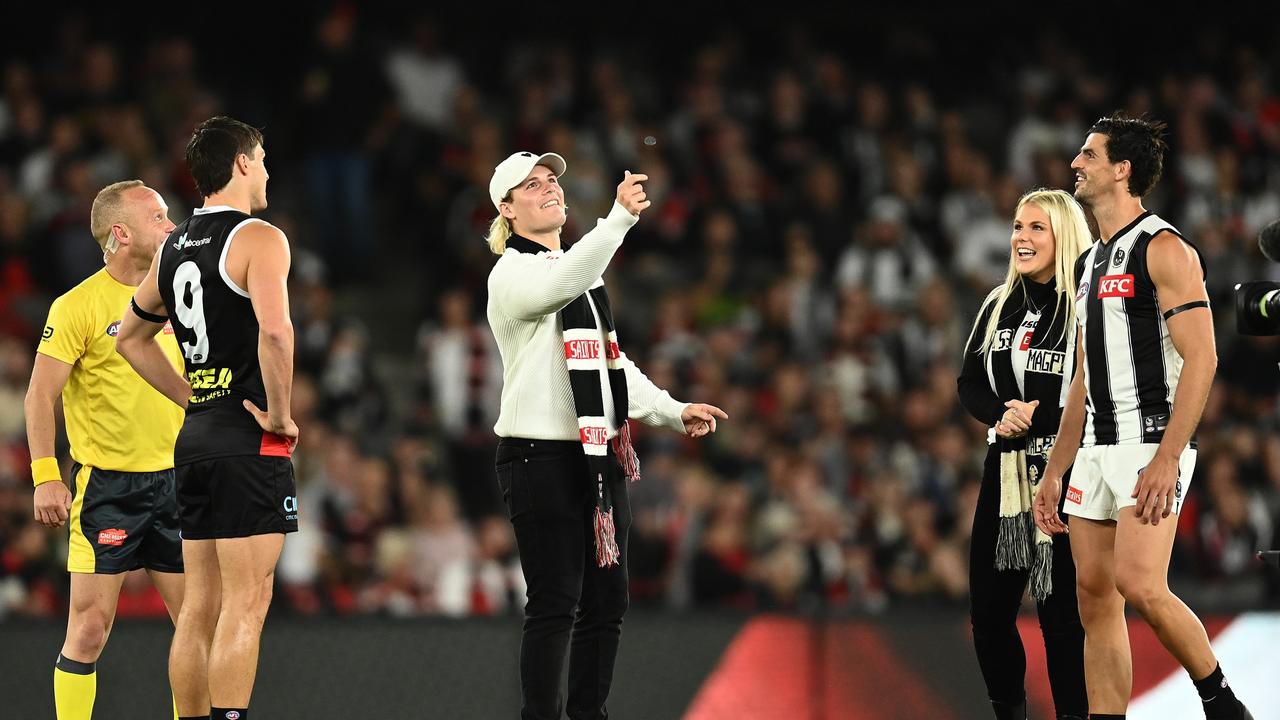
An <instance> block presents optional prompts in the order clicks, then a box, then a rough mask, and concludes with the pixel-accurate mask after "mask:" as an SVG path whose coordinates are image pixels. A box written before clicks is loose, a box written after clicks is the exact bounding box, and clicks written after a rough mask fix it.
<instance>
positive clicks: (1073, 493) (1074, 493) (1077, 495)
mask: <svg viewBox="0 0 1280 720" xmlns="http://www.w3.org/2000/svg"><path fill="white" fill-rule="evenodd" d="M1067 501H1068V502H1073V503H1075V504H1076V505H1079V504H1081V503H1083V502H1084V491H1083V490H1081V489H1080V488H1078V487H1074V486H1071V485H1068V486H1067Z"/></svg>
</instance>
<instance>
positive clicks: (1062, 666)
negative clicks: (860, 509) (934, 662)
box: [969, 445, 1089, 718]
mask: <svg viewBox="0 0 1280 720" xmlns="http://www.w3.org/2000/svg"><path fill="white" fill-rule="evenodd" d="M997 448H998V445H992V446H990V448H989V449H988V450H987V460H986V464H985V465H984V466H983V473H982V488H981V490H980V491H979V492H978V507H977V511H976V512H975V514H974V518H973V538H972V540H971V541H970V546H969V617H970V619H971V620H972V622H973V644H974V648H975V649H976V650H977V653H978V664H979V665H980V666H981V667H982V677H983V679H984V680H986V683H987V696H988V697H990V698H991V700H992V701H993V702H999V703H1007V704H1016V703H1019V702H1022V700H1023V699H1025V697H1026V690H1025V687H1024V685H1023V679H1024V676H1025V675H1026V671H1027V658H1026V654H1025V652H1024V650H1023V648H1022V639H1021V638H1020V637H1019V635H1018V628H1017V618H1018V606H1019V605H1020V604H1021V603H1022V594H1023V590H1024V589H1025V588H1026V585H1027V579H1028V577H1029V576H1030V570H996V569H995V556H996V535H997V530H998V523H999V517H1000V452H999V450H998V449H997ZM1066 484H1067V483H1066V481H1065V480H1064V481H1063V486H1064V487H1065V486H1066ZM1064 494H1065V493H1064ZM1059 512H1061V507H1059ZM1063 519H1066V516H1065V515H1064V516H1063ZM1067 538H1068V536H1067V535H1056V536H1054V538H1053V593H1052V594H1050V595H1049V597H1048V598H1047V599H1046V600H1045V601H1044V602H1043V603H1037V604H1036V611H1037V613H1038V614H1039V616H1040V632H1041V634H1042V635H1043V636H1044V648H1045V655H1046V660H1047V662H1048V666H1049V685H1050V687H1051V688H1052V690H1053V704H1054V708H1055V710H1056V712H1057V714H1058V715H1078V716H1080V717H1082V718H1083V717H1088V715H1089V699H1088V696H1087V695H1086V694H1085V686H1084V626H1082V625H1081V624H1080V608H1079V606H1078V605H1077V604H1076V568H1075V564H1074V562H1073V561H1072V559H1071V545H1070V543H1069V541H1068V539H1067Z"/></svg>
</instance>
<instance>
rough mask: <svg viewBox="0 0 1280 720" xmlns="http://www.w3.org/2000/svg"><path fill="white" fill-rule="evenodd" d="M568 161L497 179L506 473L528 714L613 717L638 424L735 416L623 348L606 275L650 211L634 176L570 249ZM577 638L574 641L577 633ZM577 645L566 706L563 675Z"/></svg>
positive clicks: (688, 429) (493, 315)
mask: <svg viewBox="0 0 1280 720" xmlns="http://www.w3.org/2000/svg"><path fill="white" fill-rule="evenodd" d="M566 169H567V168H566V165H565V161H564V158H562V157H560V156H559V155H557V154H555V153H546V154H543V155H538V154H536V153H529V152H519V153H515V154H514V155H512V156H511V157H509V158H507V159H506V160H504V161H502V163H501V164H499V165H498V167H497V168H495V169H494V172H493V179H492V180H490V181H489V197H490V199H492V200H493V204H494V207H496V208H497V210H498V217H496V218H494V221H493V224H492V226H491V227H490V231H489V236H488V242H489V247H490V249H492V250H493V252H494V253H495V254H497V255H499V256H500V257H499V258H498V262H497V263H496V264H495V265H494V267H493V271H492V272H490V273H489V305H488V316H489V325H490V327H491V328H492V329H493V334H494V337H495V338H496V339H497V342H498V350H499V352H500V353H501V355H502V366H503V376H502V377H503V384H502V407H501V410H500V412H499V415H498V423H497V425H495V426H494V431H495V432H496V433H497V434H498V436H499V438H500V439H499V443H498V452H497V458H496V470H497V476H498V485H499V487H500V489H501V490H502V496H503V500H504V501H505V502H506V505H507V510H508V511H509V512H510V515H511V523H512V525H513V526H514V527H515V533H516V543H517V545H518V547H519V550H520V561H521V565H522V567H523V569H524V574H525V580H526V582H527V584H528V604H527V605H526V606H525V623H524V637H523V641H522V642H521V646H520V688H521V704H522V707H521V711H520V716H521V718H525V719H526V720H531V719H538V720H542V719H546V720H552V719H558V718H560V717H561V716H562V712H563V711H564V710H567V711H568V715H569V717H570V718H573V719H574V720H578V719H587V718H593V719H594V718H607V717H608V712H607V711H606V710H605V699H606V698H607V697H608V695H609V687H610V684H611V683H612V680H613V664H614V660H615V658H616V657H617V652H618V639H619V636H620V635H621V631H622V616H623V613H625V612H626V609H627V600H628V594H627V531H628V529H629V528H630V526H631V507H630V503H629V501H628V494H627V482H628V481H629V480H636V479H638V478H639V463H638V461H637V459H636V455H635V452H634V450H633V449H632V447H631V432H630V428H629V425H628V418H635V419H636V420H639V421H641V422H643V423H645V424H648V425H653V426H656V427H666V428H669V429H671V430H675V431H678V432H683V433H685V434H687V435H689V436H690V437H695V438H696V437H703V436H705V435H707V434H709V433H712V432H715V429H716V419H717V418H720V419H724V418H727V417H728V416H727V415H725V413H724V411H723V410H721V409H719V408H717V407H714V406H712V405H705V404H701V403H681V402H678V401H676V400H673V399H672V398H671V395H670V394H668V393H667V391H665V390H662V389H661V388H659V387H657V386H656V385H654V384H653V383H652V382H650V380H649V379H648V378H647V377H645V375H644V373H642V372H640V370H639V368H637V367H636V366H635V364H634V363H632V362H631V360H629V359H628V358H627V356H626V354H625V353H623V352H622V351H621V350H620V349H619V345H618V336H617V332H616V326H615V325H614V322H613V313H612V310H611V308H610V305H609V296H608V294H607V293H606V292H605V289H604V281H603V280H602V279H601V275H602V274H603V273H604V270H605V268H606V267H607V266H608V265H609V260H610V259H611V258H612V257H613V254H614V252H616V251H617V249H618V248H619V247H620V246H621V245H622V240H623V237H624V236H625V235H626V234H627V230H629V229H630V228H631V226H632V225H634V224H635V223H636V221H637V220H638V219H639V216H640V213H641V212H642V211H643V210H644V209H645V208H647V207H649V201H648V200H647V199H646V198H645V193H644V188H643V187H642V186H641V184H640V183H642V182H643V181H644V180H646V179H647V178H646V176H644V175H639V174H636V175H633V174H631V173H629V172H628V173H627V174H626V177H625V178H624V179H623V181H622V183H621V184H619V185H618V194H617V201H616V202H615V203H614V205H613V208H612V210H610V212H609V216H608V217H606V218H604V219H602V220H599V221H597V223H596V227H595V229H593V230H592V231H591V232H589V233H587V234H586V235H584V236H583V237H582V239H580V240H579V241H578V242H576V243H574V245H573V247H572V248H571V249H569V250H562V249H561V247H560V229H561V228H562V227H563V226H564V223H565V217H566V216H565V210H566V207H565V201H564V190H563V189H562V188H561V187H560V182H559V178H560V176H561V175H563V174H564V173H565V170H566ZM571 635H572V642H570V636H571ZM566 648H568V649H569V687H568V690H569V692H568V703H567V705H565V704H564V703H563V701H562V697H563V696H562V694H561V690H560V674H561V669H562V668H563V666H564V657H565V650H566Z"/></svg>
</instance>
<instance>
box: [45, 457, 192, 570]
mask: <svg viewBox="0 0 1280 720" xmlns="http://www.w3.org/2000/svg"><path fill="white" fill-rule="evenodd" d="M69 520H70V522H68V523H67V524H68V525H70V526H71V538H70V541H69V544H68V546H67V570H68V571H69V572H73V573H87V574H93V573H99V574H104V575H114V574H117V573H123V572H129V571H130V570H136V569H138V568H147V569H148V570H155V571H157V572H174V573H180V572H182V541H181V539H180V538H179V536H178V502H177V497H176V493H175V492H174V471H173V470H158V471H156V472H121V471H117V470H102V469H99V468H95V467H90V466H88V465H81V464H80V463H75V464H74V465H73V466H72V468H71V513H70V518H69Z"/></svg>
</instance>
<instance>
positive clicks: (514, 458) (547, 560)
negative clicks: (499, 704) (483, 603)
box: [496, 438, 631, 720]
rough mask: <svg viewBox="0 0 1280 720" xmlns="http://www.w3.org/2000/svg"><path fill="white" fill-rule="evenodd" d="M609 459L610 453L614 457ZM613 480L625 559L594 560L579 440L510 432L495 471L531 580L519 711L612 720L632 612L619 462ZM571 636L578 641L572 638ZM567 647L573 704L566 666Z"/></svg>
mask: <svg viewBox="0 0 1280 720" xmlns="http://www.w3.org/2000/svg"><path fill="white" fill-rule="evenodd" d="M611 461H612V457H611ZM612 462H613V465H614V470H615V472H612V473H610V477H609V478H608V480H607V482H609V483H610V489H611V490H612V492H613V517H614V523H615V526H616V529H617V540H618V550H619V552H620V563H621V564H620V565H614V566H613V567H609V568H600V567H598V566H597V565H596V560H595V532H594V526H593V524H592V519H593V517H594V514H593V513H594V511H595V507H596V505H595V498H596V484H595V482H594V481H592V479H591V478H590V477H588V474H587V461H586V456H585V455H584V454H583V451H582V445H580V444H579V443H577V442H567V441H554V440H524V439H518V438H503V439H502V440H501V441H500V442H499V443H498V453H497V461H496V467H497V474H498V486H499V488H500V489H501V491H502V498H503V500H504V501H505V502H506V504H507V510H508V511H509V512H510V514H511V524H512V525H513V526H514V527H515V532H516V545H517V546H518V547H519V550H520V563H521V566H522V567H523V569H524V577H525V581H526V582H527V583H528V586H529V590H528V595H529V602H528V604H527V605H526V606H525V621H524V636H523V639H522V641H521V643H520V695H521V708H520V717H521V718H523V719H524V720H558V719H559V718H560V717H561V712H562V708H564V709H567V710H568V714H569V717H570V718H572V719H573V720H588V719H590V720H596V719H598V718H607V717H608V716H609V713H608V711H607V710H606V709H605V699H606V698H608V696H609V686H610V685H611V684H612V682H613V664H614V660H615V659H616V658H617V655H618V639H619V637H620V636H621V634H622V616H623V614H624V613H626V611H627V603H628V599H629V596H628V593H627V531H628V530H629V529H630V528H631V504H630V500H629V498H628V496H627V487H626V480H625V479H624V478H623V477H622V473H621V471H620V469H619V468H618V467H617V462H616V461H612ZM571 635H572V641H570V636H571ZM566 650H567V651H568V654H569V701H568V705H567V707H565V706H564V705H563V700H562V698H563V695H562V694H561V691H560V673H561V670H562V668H563V667H564V657H565V652H566Z"/></svg>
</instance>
